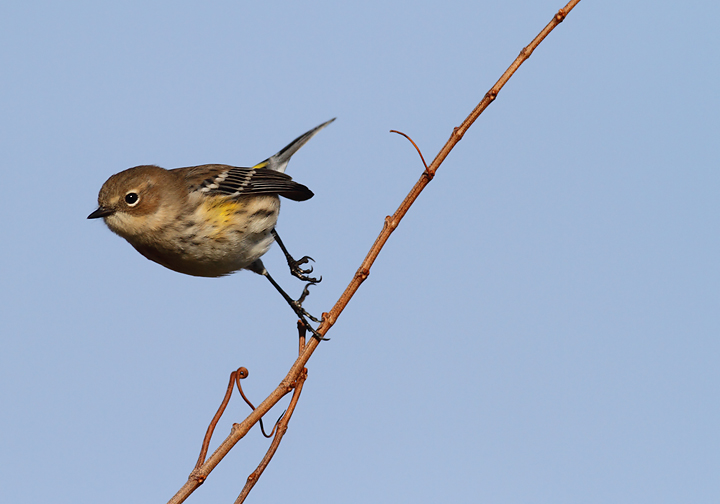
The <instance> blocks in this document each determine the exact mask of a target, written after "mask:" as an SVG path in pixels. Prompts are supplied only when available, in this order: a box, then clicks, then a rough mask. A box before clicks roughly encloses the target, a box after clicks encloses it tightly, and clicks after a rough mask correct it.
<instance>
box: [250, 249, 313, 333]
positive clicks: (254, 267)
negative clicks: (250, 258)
mask: <svg viewBox="0 0 720 504" xmlns="http://www.w3.org/2000/svg"><path fill="white" fill-rule="evenodd" d="M248 269H250V270H251V271H254V272H255V273H258V274H259V275H263V276H264V277H265V278H267V279H268V280H269V281H270V283H271V284H272V285H273V287H275V289H276V290H277V291H278V292H279V293H280V295H281V296H282V297H283V299H284V300H285V302H287V304H288V305H290V308H292V310H293V311H294V312H295V315H297V316H298V317H299V318H300V320H302V321H303V324H304V325H305V327H307V329H308V330H309V331H310V332H311V333H312V334H313V336H315V337H317V338H320V339H325V338H323V337H322V335H321V334H320V333H318V332H317V331H316V330H315V328H314V327H313V326H311V325H310V322H308V319H310V320H312V321H313V322H315V323H318V324H319V323H320V322H322V320H320V319H317V318H316V317H313V316H312V315H311V314H310V313H308V311H307V310H306V309H305V308H303V307H302V303H303V301H305V298H307V297H308V295H309V294H310V290H309V289H310V286H311V285H315V282H308V283H307V284H306V285H305V288H304V289H303V291H302V294H301V295H300V298H299V299H297V300H294V299H293V298H291V297H290V296H289V295H288V293H287V292H285V291H284V290H283V288H282V287H280V284H278V283H277V282H276V281H275V279H274V278H273V277H271V276H270V273H268V270H267V269H266V268H265V266H264V265H263V263H262V261H261V260H260V259H258V260H257V261H255V262H254V263H252V264H251V265H250V267H249V268H248Z"/></svg>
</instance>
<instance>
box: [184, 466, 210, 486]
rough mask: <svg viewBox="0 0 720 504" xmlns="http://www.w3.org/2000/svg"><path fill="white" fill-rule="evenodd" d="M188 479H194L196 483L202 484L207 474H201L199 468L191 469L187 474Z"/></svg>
mask: <svg viewBox="0 0 720 504" xmlns="http://www.w3.org/2000/svg"><path fill="white" fill-rule="evenodd" d="M188 479H189V480H193V481H196V482H197V484H198V485H202V484H203V483H205V480H206V479H207V476H206V475H204V474H202V473H201V472H200V470H199V469H193V471H192V472H191V473H190V476H188Z"/></svg>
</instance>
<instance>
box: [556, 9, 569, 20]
mask: <svg viewBox="0 0 720 504" xmlns="http://www.w3.org/2000/svg"><path fill="white" fill-rule="evenodd" d="M565 16H567V12H565V9H560V10H559V11H558V12H557V14H555V21H557V22H558V23H562V22H563V21H565Z"/></svg>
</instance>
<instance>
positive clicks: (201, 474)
mask: <svg viewBox="0 0 720 504" xmlns="http://www.w3.org/2000/svg"><path fill="white" fill-rule="evenodd" d="M579 2H580V0H570V2H568V4H567V5H566V6H565V7H563V8H562V9H560V10H559V11H558V12H557V14H555V16H553V19H552V20H551V21H550V22H549V23H548V24H547V26H545V28H543V29H542V30H541V31H540V33H539V34H538V35H537V36H536V37H535V38H534V39H533V40H532V42H530V44H528V45H527V46H526V47H524V48H523V49H522V51H520V54H519V55H518V57H517V58H515V61H513V63H512V64H511V65H510V66H509V67H508V69H507V70H505V73H503V74H502V76H501V77H500V79H498V81H497V82H496V83H495V85H494V86H493V87H492V88H490V90H489V91H488V92H487V93H485V96H484V97H483V99H482V100H481V101H480V103H478V105H477V106H476V107H475V108H474V109H473V111H472V112H471V113H470V115H468V116H467V118H466V119H465V120H464V121H463V122H462V123H461V124H460V126H458V127H456V128H454V129H453V132H452V133H451V135H450V138H449V139H448V141H447V142H446V143H445V145H444V146H443V148H442V149H440V152H438V154H437V155H436V156H435V159H433V161H432V163H430V165H429V166H428V167H427V168H426V169H425V171H424V172H423V174H422V175H421V176H420V179H419V180H418V181H417V182H416V183H415V185H414V186H413V188H412V189H411V190H410V192H409V193H408V195H407V196H406V197H405V199H404V200H403V201H402V203H401V204H400V206H399V207H398V209H397V210H396V211H395V213H394V214H393V215H391V216H390V215H389V216H387V217H386V218H385V223H384V225H383V229H382V231H381V232H380V234H379V235H378V237H377V239H376V240H375V243H373V245H372V247H370V250H369V252H368V253H367V256H366V257H365V259H364V260H363V262H362V264H361V265H360V267H359V268H358V270H357V272H356V273H355V275H354V276H353V278H352V280H351V281H350V283H349V284H348V286H347V287H346V289H345V291H344V292H343V293H342V295H341V296H340V298H339V299H338V300H337V302H336V303H335V306H333V307H332V309H331V310H330V311H329V312H327V313H323V321H322V323H321V324H320V326H319V327H318V329H317V332H318V333H319V334H320V335H321V336H325V335H326V334H327V332H328V331H329V330H330V328H331V327H332V326H333V325H334V324H335V322H336V321H337V318H338V317H339V316H340V314H341V313H342V312H343V310H344V309H345V307H346V306H347V304H348V302H349V301H350V300H351V299H352V297H353V296H354V295H355V293H356V292H357V290H358V289H359V288H360V285H361V284H362V283H363V282H364V281H365V280H366V279H367V277H368V275H369V274H370V268H371V267H372V265H373V263H374V262H375V259H377V256H378V254H380V251H381V250H382V249H383V247H384V246H385V243H386V242H387V240H388V238H390V235H391V234H392V232H393V231H395V228H397V226H398V225H399V224H400V221H401V220H402V218H403V217H404V216H405V214H406V213H407V212H408V210H409V209H410V207H411V206H412V204H413V203H414V202H415V200H416V199H417V198H418V196H419V195H420V193H421V192H422V191H423V189H425V186H427V185H428V183H429V182H430V181H431V180H432V179H433V177H434V176H435V173H436V172H437V170H438V168H439V167H440V165H441V164H442V163H443V161H444V160H445V158H446V157H447V155H448V154H449V153H450V151H451V150H452V149H453V148H454V147H455V145H456V144H457V143H458V142H459V141H460V140H461V139H462V137H463V135H465V132H466V131H467V130H468V129H469V128H470V126H472V124H473V123H474V122H475V120H476V119H477V118H478V117H479V116H480V114H482V113H483V112H484V111H485V109H486V108H487V107H488V106H489V105H490V104H491V103H492V102H493V101H494V100H495V98H497V95H498V93H499V92H500V90H501V89H502V88H503V87H504V86H505V84H506V83H507V81H508V80H509V79H510V77H512V75H513V74H514V73H515V71H517V69H518V68H519V67H520V65H522V64H523V63H524V62H525V60H527V59H528V58H529V57H530V55H531V54H532V53H533V51H535V49H536V48H537V47H538V45H540V42H542V41H543V40H544V39H545V37H547V36H548V34H549V33H550V32H551V31H552V30H553V29H555V27H556V26H557V25H559V24H560V23H562V22H563V20H564V19H565V17H566V16H567V15H568V13H569V12H570V11H571V10H572V9H573V8H574V7H575V6H576V5H577V4H578V3H579ZM319 344H320V339H319V338H317V337H313V338H310V341H309V342H308V343H307V344H306V345H305V346H304V347H303V348H301V352H300V356H299V357H298V359H297V360H296V361H295V363H294V364H293V365H292V367H291V368H290V371H289V372H288V374H287V376H285V378H284V379H283V380H282V382H280V385H278V387H277V388H276V389H275V390H274V391H273V392H272V393H271V394H270V395H269V396H268V397H267V398H266V399H265V400H264V401H263V402H262V403H261V404H260V405H259V406H258V407H257V408H256V409H255V410H254V411H253V412H252V413H251V414H250V415H249V416H248V417H247V418H246V419H245V420H244V421H243V422H242V423H240V424H234V425H233V427H232V430H231V432H230V435H229V436H228V437H227V438H226V439H225V440H224V441H223V442H222V443H221V444H220V446H219V447H218V448H217V449H216V450H215V452H214V453H213V454H212V455H211V456H210V458H209V459H208V460H207V461H206V462H205V463H204V464H202V465H201V466H200V467H198V468H196V469H195V470H194V471H193V472H192V473H191V474H190V477H189V478H188V481H187V482H186V483H185V484H184V485H183V486H182V488H180V490H179V491H178V492H177V494H175V496H174V497H173V498H172V499H170V501H169V502H168V504H179V503H181V502H184V501H185V499H186V498H187V497H188V496H189V495H190V494H191V493H192V492H193V491H194V490H195V489H196V488H197V487H199V486H200V485H201V484H202V483H203V482H204V481H205V479H206V478H207V476H208V474H210V472H211V471H212V470H213V469H214V468H215V467H216V466H217V465H218V464H219V463H220V461H221V460H222V459H223V458H224V457H225V455H226V454H227V453H228V452H229V451H230V449H231V448H232V447H233V446H235V444H236V443H237V442H238V441H240V440H241V439H242V438H243V437H244V436H245V434H247V432H248V431H249V430H250V428H251V427H252V426H253V425H255V423H256V422H258V421H259V420H260V418H262V417H263V415H265V413H267V412H268V411H269V410H270V408H272V407H273V406H274V405H275V404H277V402H278V401H279V400H280V399H281V398H282V397H283V396H285V394H287V393H288V392H290V391H291V390H293V388H295V392H296V393H295V394H294V396H293V401H295V402H296V401H297V397H298V396H299V389H300V388H301V387H302V383H303V382H304V377H303V378H302V379H301V375H302V373H303V372H304V368H305V364H306V363H307V361H308V360H309V359H310V357H311V356H312V354H313V353H314V352H315V349H316V348H317V346H318V345H319ZM291 404H292V407H293V408H294V403H291ZM288 411H290V410H288ZM286 418H287V419H288V420H289V416H287V415H286V417H283V420H281V422H283V421H284V420H285V419H286ZM284 425H285V427H284V428H283V429H281V428H278V432H277V434H276V437H275V439H276V440H278V441H277V442H278V443H279V439H281V438H282V434H280V432H281V431H282V433H283V434H284V432H285V429H286V428H287V423H285V424H284ZM273 444H275V440H274V441H273ZM276 448H277V446H275V447H274V448H273V446H272V445H271V448H270V450H269V451H268V453H270V451H272V453H274V451H275V449H276ZM270 456H272V455H270ZM266 457H267V455H266ZM260 467H262V468H263V469H264V466H263V463H262V462H261V464H260ZM260 467H258V470H259V469H260ZM261 472H262V471H261ZM253 474H255V473H253ZM251 477H252V476H251ZM253 484H254V482H253ZM248 491H249V490H248ZM243 493H245V489H243ZM241 497H242V498H243V499H244V497H243V494H241V495H240V497H238V499H240V498H241ZM236 502H241V501H240V500H239V501H236Z"/></svg>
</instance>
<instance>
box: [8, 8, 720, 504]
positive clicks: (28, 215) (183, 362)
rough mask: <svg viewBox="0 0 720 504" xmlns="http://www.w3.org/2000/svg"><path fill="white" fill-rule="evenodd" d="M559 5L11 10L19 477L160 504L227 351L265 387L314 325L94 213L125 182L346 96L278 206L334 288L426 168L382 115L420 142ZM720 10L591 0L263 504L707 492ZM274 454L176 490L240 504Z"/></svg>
mask: <svg viewBox="0 0 720 504" xmlns="http://www.w3.org/2000/svg"><path fill="white" fill-rule="evenodd" d="M562 5H563V4H562V3H556V2H551V1H547V0H535V1H523V0H513V1H509V2H453V1H448V2H426V1H419V2H418V1H415V2H406V1H392V0H385V1H383V2H376V1H368V2H361V3H358V2H353V3H349V2H324V1H307V2H302V3H298V2H263V3H259V2H206V3H189V2H169V1H164V0H158V1H151V2H134V1H130V2H120V3H119V2H80V1H77V2H65V3H62V4H61V3H58V2H41V1H26V2H17V1H10V2H6V3H5V4H4V6H3V14H2V16H1V17H0V65H1V66H2V69H3V70H2V72H1V73H0V160H1V165H2V168H3V171H4V173H5V174H6V179H7V183H6V184H5V187H6V191H5V194H4V197H3V198H1V199H0V212H1V215H2V224H1V226H2V227H1V229H2V231H3V236H4V237H5V240H4V241H3V246H2V247H0V278H2V285H3V289H1V290H0V306H2V309H1V310H0V334H2V338H3V339H2V341H3V351H2V352H1V353H0V376H1V377H2V380H1V382H0V383H1V384H2V385H0V403H1V404H2V405H3V406H2V408H0V450H1V451H2V453H4V454H5V456H4V457H3V460H2V462H0V487H1V488H2V489H3V490H2V494H3V500H4V501H6V502H23V503H34V502H47V501H48V500H52V501H53V502H59V503H78V502H103V503H108V504H111V503H115V502H118V503H120V502H123V503H126V502H165V501H167V500H168V499H169V498H170V497H171V496H172V495H173V494H174V493H175V491H176V490H177V489H178V488H179V487H180V486H181V485H182V484H183V482H184V481H185V480H186V477H187V475H188V474H189V472H190V470H191V469H192V466H193V464H194V462H195V459H196V458H197V453H198V451H199V448H200V442H201V438H202V435H203V434H204V431H205V428H206V427H207V423H208V421H209V420H210V418H211V417H212V415H213V413H214V411H215V409H216V408H217V405H218V403H219V401H220V399H221V397H222V394H223V392H224V389H225V386H226V384H227V377H228V375H229V373H230V371H232V370H233V369H235V368H237V367H239V366H241V365H242V366H246V367H247V368H249V370H250V377H249V378H248V379H247V380H245V390H246V392H247V393H248V394H249V396H250V397H251V398H252V399H253V400H254V401H255V402H259V401H260V400H261V399H262V398H263V397H264V396H265V395H266V394H267V393H269V392H270V391H271V390H272V389H273V388H274V387H275V386H276V385H277V383H279V381H280V380H281V379H282V377H283V376H284V375H285V372H286V370H287V369H288V368H289V366H290V365H291V363H292V361H293V359H294V356H295V353H296V351H297V350H296V333H295V329H294V326H295V317H294V315H293V314H292V312H291V311H290V310H289V308H288V307H287V306H286V305H284V302H283V300H282V299H281V298H280V297H279V296H278V295H277V294H276V293H275V292H274V290H273V289H272V287H271V286H270V285H269V284H268V283H267V282H266V280H265V279H263V278H261V277H259V276H257V275H255V274H253V273H250V272H240V273H237V274H235V275H232V276H230V277H226V278H220V279H203V278H193V277H188V276H183V275H180V274H177V273H174V272H171V271H169V270H166V269H164V268H162V267H160V266H158V265H157V264H154V263H151V262H150V261H147V260H145V259H144V258H143V257H141V256H140V255H139V254H137V253H136V252H135V251H134V250H133V249H132V247H130V246H129V245H128V244H127V243H125V242H124V241H123V240H122V239H120V238H118V237H117V236H115V235H113V234H112V233H111V232H110V231H109V230H107V229H106V228H105V226H104V225H103V224H102V222H99V221H88V220H86V219H85V217H86V216H87V215H88V214H89V213H90V212H91V211H93V210H94V209H95V207H96V198H97V192H98V190H99V189H100V186H101V185H102V183H103V182H104V181H105V180H106V179H107V178H108V177H109V176H110V175H111V174H113V173H116V172H118V171H121V170H123V169H125V168H128V167H131V166H135V165H139V164H151V163H152V164H158V165H160V166H163V167H166V168H175V167H180V166H191V165H195V164H203V163H225V164H233V165H239V166H249V165H252V164H255V163H257V162H258V161H261V160H262V159H264V158H266V157H267V156H268V155H270V154H272V153H274V152H276V151H277V150H278V149H280V148H281V147H283V146H284V145H285V144H287V143H288V142H289V141H290V140H292V139H293V138H295V137H296V136H297V135H299V134H300V133H302V132H304V131H306V130H308V129H309V128H311V127H313V126H315V125H317V124H319V123H321V122H323V121H325V120H328V119H330V118H332V117H337V118H338V119H337V121H336V122H334V123H333V124H332V125H331V126H330V127H328V128H327V129H326V130H323V131H322V132H321V133H320V134H319V135H318V136H317V137H315V138H313V140H312V141H311V142H310V143H309V144H308V145H307V146H305V147H303V149H302V150H301V151H300V152H299V153H298V154H297V155H296V156H295V157H294V158H293V160H292V162H291V163H290V165H289V168H288V173H289V174H291V175H292V176H293V178H295V179H296V180H297V181H299V182H301V183H303V184H306V185H307V186H309V187H310V188H311V189H312V190H313V191H314V192H315V197H314V198H313V199H311V200H309V201H307V202H303V203H296V202H292V201H285V202H284V203H283V210H282V212H281V217H280V222H279V224H278V230H279V231H280V233H281V236H282V237H283V240H284V242H285V243H286V244H287V245H288V247H289V248H290V249H291V251H293V253H295V254H296V255H298V256H300V255H305V254H307V255H310V256H313V257H314V258H315V260H316V264H315V267H316V272H317V273H319V274H321V275H322V276H323V282H322V284H320V285H318V286H317V287H316V288H314V289H313V290H312V294H311V296H310V298H309V299H308V301H307V302H306V307H307V308H308V309H309V310H310V311H311V312H313V313H320V312H322V311H326V310H328V309H329V308H330V307H331V306H332V304H333V303H334V302H335V300H336V299H337V297H338V296H339V295H340V293H341V292H342V290H343V289H344V287H345V285H346V284H347V282H348V281H349V280H350V279H351V277H352V275H353V274H354V272H355V271H356V269H357V268H358V266H359V265H360V261H361V260H362V258H363V257H364V255H365V253H366V252H367V250H368V249H369V247H370V245H371V244H372V242H373V241H374V239H375V237H376V235H377V233H378V232H379V231H380V229H381V227H382V223H383V219H384V217H385V216H386V215H388V214H390V213H392V212H393V211H394V210H395V208H396V207H397V205H398V204H399V202H400V201H401V199H402V198H403V197H404V195H405V194H406V193H407V191H408V190H409V188H410V187H411V186H412V184H413V183H414V182H415V181H416V180H417V178H418V177H419V175H420V173H421V171H422V167H421V165H420V162H419V160H418V157H417V154H416V153H415V151H414V149H413V148H412V146H411V145H410V144H409V143H408V142H407V141H406V140H404V139H403V138H401V137H400V136H397V135H393V134H390V133H389V132H388V131H389V130H390V129H397V130H401V131H403V132H405V133H407V134H409V135H410V136H412V138H413V139H414V140H415V141H416V142H417V144H418V145H419V146H420V147H421V149H422V150H423V153H424V155H425V157H426V158H427V159H428V160H429V159H431V158H432V157H433V156H434V155H435V153H436V152H437V151H438V149H439V148H440V147H441V146H442V145H443V143H444V142H445V141H446V140H447V138H448V137H449V135H450V133H451V131H452V128H453V127H454V126H456V125H458V124H460V122H461V121H462V120H463V119H464V118H465V117H466V115H467V114H468V113H469V112H470V110H472V108H473V107H474V106H475V104H476V103H477V102H478V101H479V100H480V99H481V98H482V96H483V94H484V93H485V92H486V91H487V90H488V89H489V88H490V87H491V86H492V84H493V83H494V82H495V81H496V80H497V78H498V77H499V76H500V75H501V73H502V72H503V71H504V70H505V68H506V67H507V66H508V65H509V64H510V63H511V62H512V60H513V59H514V58H515V56H516V55H517V54H518V52H519V51H520V50H521V49H522V47H524V46H525V45H526V44H527V43H528V42H529V41H530V40H531V39H532V38H533V37H534V36H535V35H536V34H537V32H538V31H539V30H540V29H541V28H542V26H544V25H545V24H546V23H547V22H548V21H549V20H550V18H551V17H552V15H553V14H554V12H556V11H557V9H558V8H560V7H561V6H562ZM719 21H720V7H718V4H717V3H716V2H700V3H697V4H693V5H691V6H684V7H682V8H678V5H677V4H676V3H671V2H665V1H659V2H658V1H656V2H649V1H640V2H633V3H631V4H628V3H621V2H614V1H609V2H590V1H587V0H585V1H583V2H581V3H580V4H579V6H578V7H577V8H576V9H575V10H574V11H573V12H572V13H571V14H570V16H569V17H568V18H567V20H566V21H565V22H564V23H563V24H562V25H560V27H559V28H558V29H556V30H555V32H553V33H552V34H551V35H550V36H549V37H548V39H546V41H545V42H544V43H543V44H542V45H541V46H540V48H539V49H538V50H537V51H536V52H535V53H534V54H533V56H532V57H531V58H530V60H529V61H528V62H527V63H526V64H525V65H523V67H522V68H521V69H520V71H519V72H518V73H517V74H516V75H515V76H514V77H513V79H512V80H511V81H510V83H509V84H508V85H507V86H506V87H505V89H504V90H503V91H502V92H501V93H500V95H499V97H498V99H497V100H496V101H495V102H494V103H493V104H492V105H491V106H490V108H489V109H488V110H487V112H486V113H485V114H484V115H483V116H482V117H481V118H480V119H479V120H478V122H477V123H476V124H475V125H474V126H473V127H472V128H471V129H470V130H469V131H468V133H467V134H466V135H465V137H464V139H463V140H462V141H461V142H460V143H459V144H458V146H457V147H456V148H455V150H454V151H453V152H452V153H451V154H450V156H449V157H448V158H447V160H446V162H445V164H444V165H443V166H442V167H441V168H440V170H439V172H438V175H437V177H436V178H435V179H434V180H433V182H432V183H431V184H430V186H429V187H428V188H427V189H426V191H425V192H424V193H423V194H422V195H421V197H420V199H419V200H418V201H417V203H416V205H415V206H414V207H413V208H412V209H411V211H410V213H409V214H408V215H407V217H406V219H405V220H404V221H403V222H402V224H401V226H400V227H399V228H398V230H397V231H396V232H395V234H394V235H393V236H392V237H391V239H390V241H389V242H388V244H387V247H386V249H385V250H384V251H383V252H382V254H381V255H380V257H379V259H378V261H377V262H376V264H375V266H374V267H373V269H372V272H371V274H370V276H369V278H368V280H367V281H366V282H365V284H364V285H363V286H362V287H361V289H360V291H359V292H358V294H357V296H356V298H355V299H354V300H353V301H352V302H351V304H350V305H349V307H348V308H347V310H346V311H345V312H344V313H343V314H342V316H341V317H340V319H339V320H338V322H337V324H336V325H335V327H333V329H332V331H331V333H330V334H329V336H330V337H331V338H332V339H331V341H329V342H326V343H322V345H321V346H320V348H319V349H318V351H317V353H316V354H315V356H314V357H313V358H312V360H311V361H310V363H309V366H308V367H309V379H308V382H307V383H306V386H305V389H304V392H303V397H302V399H301V402H300V404H299V406H298V409H297V410H296V413H295V416H294V418H293V420H292V423H291V425H290V430H289V431H288V434H287V436H286V437H285V440H284V442H283V444H282V445H281V447H280V449H279V451H278V453H277V455H276V457H275V460H274V461H273V462H272V464H271V465H270V467H269V468H268V470H267V471H266V473H265V475H263V477H262V479H261V480H260V482H259V484H258V485H257V486H256V488H255V489H254V490H253V493H252V494H251V496H250V501H249V502H286V501H289V500H291V499H292V500H294V501H300V502H343V503H353V502H376V503H397V502H438V501H443V502H455V503H465V502H467V503H477V502H502V503H515V502H517V503H529V502H533V503H535V502H537V503H545V502H547V503H554V504H556V503H577V502H583V503H607V502H613V503H653V504H657V503H665V502H668V503H670V502H693V503H706V502H707V503H711V502H712V503H714V502H718V500H719V499H720V483H718V478H717V475H718V473H720V432H719V430H718V425H720V406H719V405H720V394H719V393H718V384H719V383H720V366H718V362H719V358H720V343H719V342H718V335H719V334H720V315H719V313H720V310H718V308H720V307H719V301H720V288H719V287H718V285H719V281H720V268H719V267H718V258H719V257H720V239H719V238H718V231H719V227H720V226H719V225H720V218H719V215H720V204H718V194H719V190H720V171H719V170H718V168H719V166H720V163H719V161H720V153H719V151H718V138H719V133H720V120H719V119H718V109H719V107H718V105H719V101H720V100H719V98H718V96H719V94H718V89H719V86H718V80H719V79H718V77H719V73H718V70H719V65H718V57H717V48H718V47H720V35H719V34H718V30H717V26H718V22H719ZM264 262H265V264H266V266H267V267H268V269H269V270H270V272H271V273H273V275H274V276H275V277H276V278H278V280H279V281H280V282H281V283H282V284H283V285H284V286H285V287H286V288H287V290H288V291H290V292H291V293H292V294H293V295H295V294H298V293H299V292H300V289H301V284H300V283H299V282H298V281H297V280H295V279H292V278H291V277H289V275H288V274H287V269H286V265H285V263H284V259H283V257H282V255H281V253H280V252H279V250H277V248H276V247H273V249H272V250H271V251H270V252H269V253H268V254H267V255H266V256H265V258H264ZM281 408H282V405H281V407H280V408H279V409H278V410H277V411H273V413H272V417H273V418H275V417H276V416H277V415H278V414H279V413H280V412H281V411H282V409H281ZM245 414H246V409H245V408H244V407H243V406H242V405H241V404H239V403H234V404H232V405H231V406H230V408H229V411H228V413H227V415H228V416H227V417H226V418H225V419H224V420H223V421H222V422H221V424H220V425H219V427H218V429H217V435H218V436H220V437H223V436H224V435H225V434H227V432H228V430H229V428H230V425H231V423H232V422H233V421H239V420H240V419H242V418H244V415H245ZM266 447H267V441H266V440H264V438H262V437H261V436H260V435H259V433H258V432H257V431H256V430H253V431H252V432H251V433H250V435H249V436H248V438H247V439H246V440H245V441H243V442H241V443H240V444H239V445H238V446H237V447H236V448H235V450H233V452H232V453H231V455H230V456H229V457H228V458H227V459H226V460H225V461H224V462H223V463H222V464H221V465H220V466H219V467H218V469H217V470H216V472H214V473H213V474H212V475H211V476H210V478H209V479H208V481H207V482H206V483H205V485H203V486H202V487H201V488H200V489H199V490H198V492H197V493H196V494H195V495H194V496H192V497H191V498H190V500H189V501H188V502H232V501H233V500H234V499H235V497H236V495H237V493H238V492H239V491H240V489H241V487H242V484H243V482H244V480H245V478H246V476H247V475H248V474H249V473H250V472H251V471H252V470H253V469H254V467H255V465H256V464H257V462H258V461H259V460H260V458H261V457H262V454H263V453H264V450H265V449H266Z"/></svg>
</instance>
